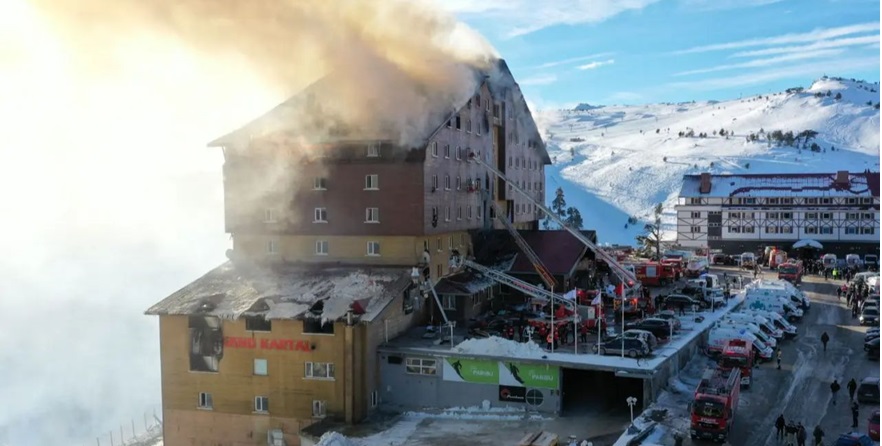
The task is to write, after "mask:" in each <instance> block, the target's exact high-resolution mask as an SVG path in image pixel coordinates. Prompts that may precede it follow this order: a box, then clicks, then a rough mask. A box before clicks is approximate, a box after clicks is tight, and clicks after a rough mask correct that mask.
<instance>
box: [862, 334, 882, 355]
mask: <svg viewBox="0 0 882 446" xmlns="http://www.w3.org/2000/svg"><path fill="white" fill-rule="evenodd" d="M864 351H865V352H867V358H869V359H879V338H874V339H870V340H869V341H867V342H864Z"/></svg>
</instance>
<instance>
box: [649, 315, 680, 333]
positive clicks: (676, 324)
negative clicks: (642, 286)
mask: <svg viewBox="0 0 882 446" xmlns="http://www.w3.org/2000/svg"><path fill="white" fill-rule="evenodd" d="M655 317H656V318H658V319H665V320H668V321H671V323H672V324H674V331H680V329H681V328H683V324H682V323H680V318H678V317H677V314H676V313H674V312H673V311H671V310H664V311H659V312H658V313H656V314H655Z"/></svg>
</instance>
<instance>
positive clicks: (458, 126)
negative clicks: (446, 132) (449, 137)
mask: <svg viewBox="0 0 882 446" xmlns="http://www.w3.org/2000/svg"><path fill="white" fill-rule="evenodd" d="M456 129H457V130H462V118H461V117H460V116H459V115H456Z"/></svg>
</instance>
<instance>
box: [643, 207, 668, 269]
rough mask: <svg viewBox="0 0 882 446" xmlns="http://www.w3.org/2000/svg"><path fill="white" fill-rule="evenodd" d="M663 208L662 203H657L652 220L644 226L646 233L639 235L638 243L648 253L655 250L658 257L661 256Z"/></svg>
mask: <svg viewBox="0 0 882 446" xmlns="http://www.w3.org/2000/svg"><path fill="white" fill-rule="evenodd" d="M663 210H664V208H663V207H662V204H661V203H658V204H657V205H655V209H653V219H652V222H651V223H647V224H646V225H645V226H643V231H644V233H643V234H641V235H638V236H637V243H638V244H639V245H640V246H641V248H642V250H643V251H645V252H647V253H651V252H655V258H657V259H660V258H661V216H662V211H663Z"/></svg>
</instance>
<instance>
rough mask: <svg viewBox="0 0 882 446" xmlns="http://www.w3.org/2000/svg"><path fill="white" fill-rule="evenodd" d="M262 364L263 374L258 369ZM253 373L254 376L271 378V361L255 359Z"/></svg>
mask: <svg viewBox="0 0 882 446" xmlns="http://www.w3.org/2000/svg"><path fill="white" fill-rule="evenodd" d="M261 363H262V364H263V373H260V368H259V367H258V364H261ZM251 373H252V374H253V375H254V376H269V361H267V359H266V358H254V363H253V364H252V368H251Z"/></svg>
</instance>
